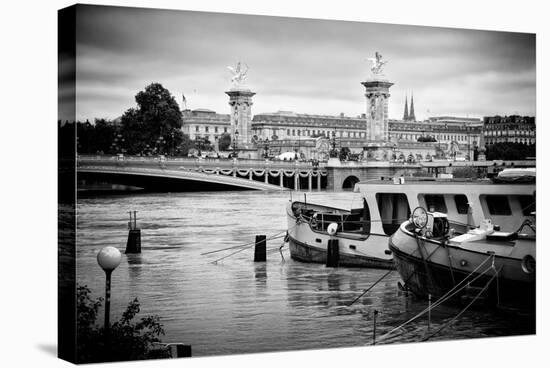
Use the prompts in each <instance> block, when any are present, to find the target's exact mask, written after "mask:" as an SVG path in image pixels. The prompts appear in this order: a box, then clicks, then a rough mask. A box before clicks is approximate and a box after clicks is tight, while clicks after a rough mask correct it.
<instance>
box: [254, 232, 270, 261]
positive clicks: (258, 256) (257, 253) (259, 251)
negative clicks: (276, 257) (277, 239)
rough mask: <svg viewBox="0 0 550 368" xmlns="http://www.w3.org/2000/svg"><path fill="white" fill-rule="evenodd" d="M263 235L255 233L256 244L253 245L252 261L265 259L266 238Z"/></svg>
mask: <svg viewBox="0 0 550 368" xmlns="http://www.w3.org/2000/svg"><path fill="white" fill-rule="evenodd" d="M266 239H267V238H266V236H265V235H256V245H255V246H254V262H265V260H266V256H265V253H266V245H267V240H266Z"/></svg>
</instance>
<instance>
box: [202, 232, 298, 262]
mask: <svg viewBox="0 0 550 368" xmlns="http://www.w3.org/2000/svg"><path fill="white" fill-rule="evenodd" d="M295 226H296V225H295ZM295 226H293V227H291V228H290V229H288V230H291V229H293V228H294V227H295ZM288 230H283V231H280V232H278V233H275V234H273V235H272V236H270V237H269V238H266V239H265V240H273V239H276V238H280V237H281V236H280V235H281V234H283V233H286V232H287V231H288ZM255 244H256V241H255V240H254V241H252V242H248V243H244V244H240V245H234V246H232V247H227V248H223V249H217V250H212V251H210V252H205V253H201V256H205V255H207V254H212V253H218V252H223V251H225V250H231V249H236V248H241V247H247V246H249V245H255Z"/></svg>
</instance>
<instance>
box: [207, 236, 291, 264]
mask: <svg viewBox="0 0 550 368" xmlns="http://www.w3.org/2000/svg"><path fill="white" fill-rule="evenodd" d="M285 236H286V235H279V236H276V237H271V238H269V240H273V239H278V238H284V237H285ZM266 241H267V239H266ZM254 245H256V242H254V243H252V244H251V245H248V246H242V248H241V249H239V250H237V251H235V252H233V253H230V254H228V255H226V256H223V257H221V258H218V259H216V260H215V261H212V262H210V263H214V264H215V263H218V262H219V261H221V260H223V259H226V258H229V257H231V256H234V255H235V254H237V253H240V252H242V251H243V250H247V249H249V248H251V247H252V246H254Z"/></svg>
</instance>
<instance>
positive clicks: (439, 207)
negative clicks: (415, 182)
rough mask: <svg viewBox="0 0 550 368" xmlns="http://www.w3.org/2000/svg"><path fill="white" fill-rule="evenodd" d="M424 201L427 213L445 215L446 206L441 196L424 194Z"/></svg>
mask: <svg viewBox="0 0 550 368" xmlns="http://www.w3.org/2000/svg"><path fill="white" fill-rule="evenodd" d="M424 200H425V201H426V207H427V209H428V211H430V212H442V213H447V206H446V205H445V198H444V197H443V195H441V194H425V195H424Z"/></svg>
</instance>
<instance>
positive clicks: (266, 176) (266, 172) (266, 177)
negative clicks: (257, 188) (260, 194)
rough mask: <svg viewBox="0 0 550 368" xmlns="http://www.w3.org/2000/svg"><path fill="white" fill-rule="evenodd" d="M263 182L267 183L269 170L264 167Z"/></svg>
mask: <svg viewBox="0 0 550 368" xmlns="http://www.w3.org/2000/svg"><path fill="white" fill-rule="evenodd" d="M264 179H265V183H266V184H268V183H269V170H267V169H265V175H264Z"/></svg>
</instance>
